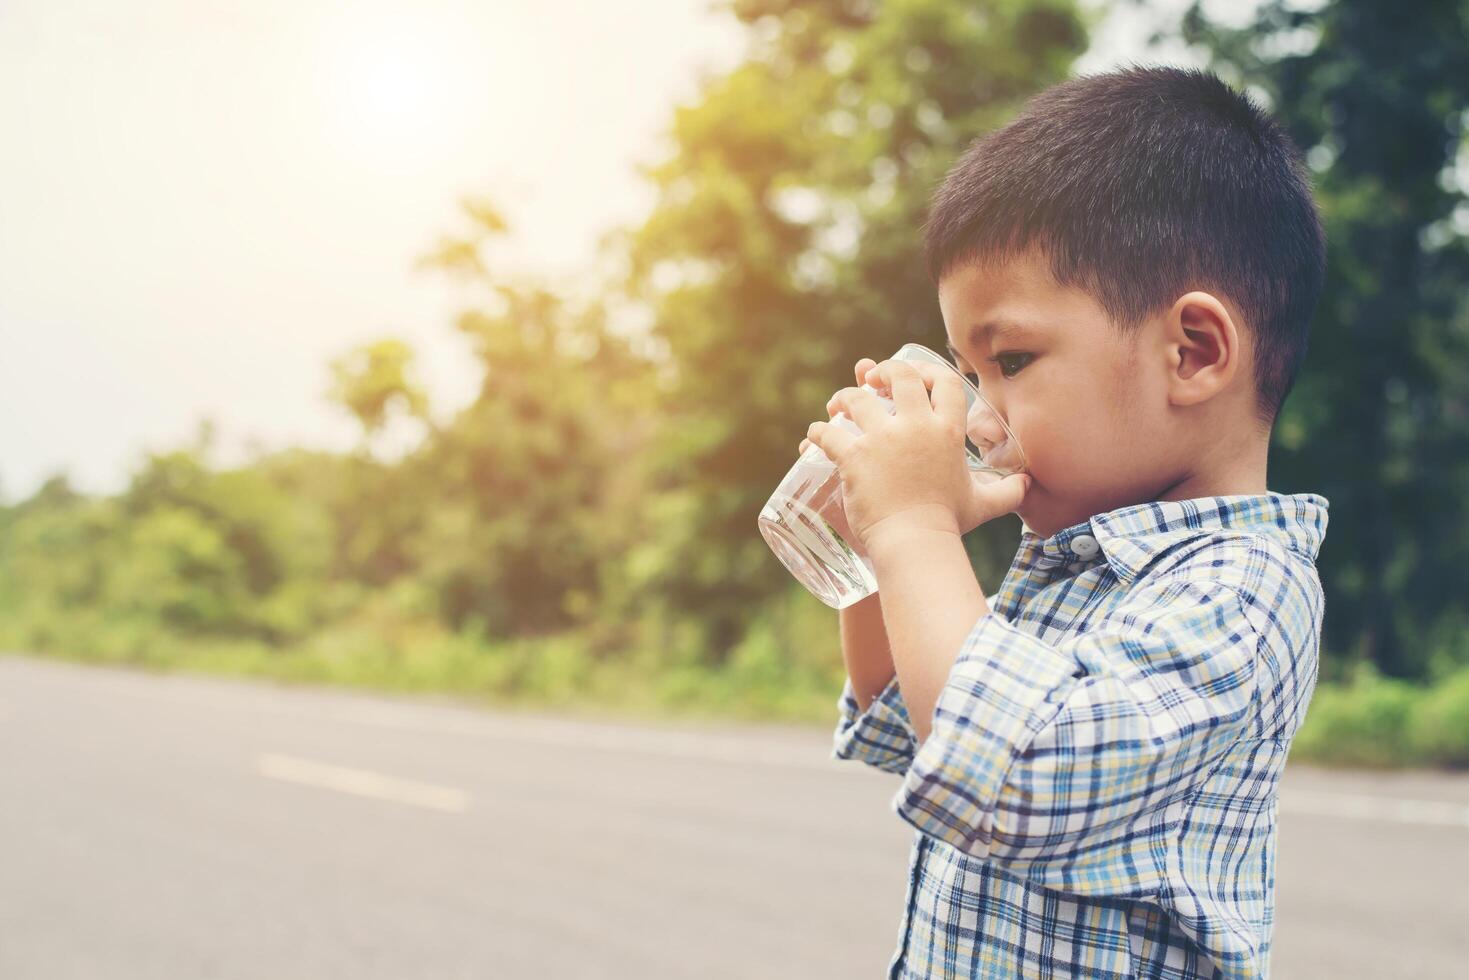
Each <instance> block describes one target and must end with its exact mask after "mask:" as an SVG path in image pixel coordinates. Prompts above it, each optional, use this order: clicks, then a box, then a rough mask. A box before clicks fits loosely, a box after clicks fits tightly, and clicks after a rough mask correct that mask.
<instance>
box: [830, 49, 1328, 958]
mask: <svg viewBox="0 0 1469 980" xmlns="http://www.w3.org/2000/svg"><path fill="white" fill-rule="evenodd" d="M924 249H925V257H926V260H927V263H928V268H929V273H930V276H931V278H932V279H933V281H934V283H935V284H936V286H937V289H938V297H939V306H940V309H941V311H942V314H943V318H944V326H945V331H946V333H947V335H948V341H949V346H950V348H951V350H952V352H953V353H954V356H955V358H956V363H957V364H958V366H959V367H960V369H961V370H963V371H965V372H966V373H972V374H974V376H975V378H976V380H977V382H978V384H979V386H980V388H981V390H982V391H983V392H984V393H985V396H986V398H987V399H988V400H989V401H990V402H991V404H993V405H994V406H995V408H996V410H997V411H999V412H1000V413H1001V414H1002V415H1004V416H1005V418H1006V419H1007V421H1008V422H1009V424H1010V427H1011V429H1012V430H1013V431H1014V433H1015V435H1016V437H1017V439H1018V440H1019V442H1020V445H1021V447H1022V449H1023V450H1024V452H1025V454H1026V457H1027V459H1028V463H1029V466H1028V471H1027V473H1026V474H1025V475H1018V474H1017V475H1015V476H1012V477H1009V478H1007V479H1005V480H1003V481H999V482H995V483H990V484H977V483H974V482H973V480H972V478H971V477H970V475H969V473H968V471H967V469H966V467H965V466H964V464H963V462H962V452H961V447H962V444H963V438H964V426H965V418H964V415H965V403H964V397H963V392H962V390H961V387H960V385H959V382H958V379H956V378H954V377H953V376H952V375H948V374H947V372H944V373H942V374H941V373H939V371H936V370H933V369H931V368H927V367H924V366H920V365H915V364H911V363H907V362H896V361H886V362H884V363H882V364H873V363H872V362H871V361H868V360H866V359H864V360H863V361H859V362H858V364H857V378H858V380H859V381H863V380H865V381H866V382H867V383H869V384H872V385H873V387H875V388H879V389H887V390H890V391H891V393H892V396H893V401H894V403H895V406H896V411H895V413H894V414H892V415H889V414H888V413H887V411H886V409H885V408H884V407H883V406H882V404H881V403H880V402H879V401H878V400H877V399H876V398H875V396H873V395H872V394H871V393H870V392H868V391H866V390H864V389H862V388H844V389H842V390H841V391H840V392H838V393H837V394H836V395H835V396H834V397H833V399H832V402H831V404H830V405H828V410H829V411H830V412H831V413H832V414H835V412H836V411H838V410H841V411H845V412H846V413H847V414H848V416H850V417H851V418H853V419H854V420H855V421H856V422H857V424H858V425H859V426H861V428H862V433H861V434H860V435H852V434H850V433H849V432H846V431H844V430H842V429H840V428H838V427H836V426H833V425H831V424H830V423H826V422H815V423H813V424H812V425H811V428H810V430H809V433H808V437H809V440H810V441H811V442H813V443H815V444H817V445H819V446H820V447H821V448H822V449H823V451H825V453H826V454H827V455H828V456H829V457H831V458H832V460H833V461H834V462H835V463H836V464H837V467H838V470H839V472H840V474H841V479H842V485H843V493H844V502H845V503H844V506H845V515H846V519H847V522H848V525H849V527H850V528H851V529H852V533H853V534H854V535H855V537H856V538H857V539H858V541H859V542H860V545H861V547H862V549H863V550H864V551H865V552H866V553H867V554H868V556H869V557H870V559H871V561H872V563H873V568H874V572H875V574H876V578H877V581H878V585H879V588H880V590H881V591H880V592H879V593H878V594H877V595H874V596H871V597H869V598H868V599H864V600H863V601H862V602H859V603H857V604H856V605H854V606H851V607H848V608H847V609H845V610H842V612H841V614H840V615H841V635H842V649H843V656H844V659H845V660H846V664H847V669H848V675H849V676H848V678H847V682H846V685H845V688H844V690H843V692H842V697H841V701H840V708H841V720H840V722H839V724H838V726H837V729H836V733H835V743H836V744H835V751H834V755H835V757H837V758H841V759H861V760H862V761H864V762H867V763H869V764H871V765H873V766H876V767H878V768H881V769H884V770H887V771H890V772H894V773H898V774H901V775H902V776H903V782H902V785H901V787H900V788H899V790H898V792H897V794H896V795H895V797H894V799H893V807H894V809H895V810H896V812H897V813H898V815H899V816H900V817H902V818H903V819H904V820H906V821H907V822H908V823H910V824H912V825H913V827H914V828H915V829H916V830H917V831H918V833H917V835H916V837H915V842H914V849H913V852H912V857H911V862H910V867H909V874H908V895H907V900H906V908H905V911H904V914H903V920H902V924H901V928H900V932H899V944H898V949H897V952H896V953H895V954H894V956H893V959H892V962H891V963H890V965H889V972H888V976H889V977H915V978H916V977H924V978H927V977H940V976H943V977H1009V976H1024V977H1051V976H1078V977H1213V976H1221V977H1259V976H1265V975H1266V974H1267V971H1268V963H1269V952H1270V938H1271V925H1272V921H1273V918H1274V882H1275V874H1274V868H1275V844H1276V789H1277V783H1278V780H1279V778H1280V774H1281V769H1282V767H1283V766H1284V764H1285V759H1286V754H1287V751H1288V749H1289V747H1290V741H1291V738H1292V736H1294V735H1295V733H1296V730H1297V729H1298V728H1299V726H1300V723H1301V721H1302V718H1303V717H1304V715H1305V711H1306V706H1307V703H1308V702H1309V700H1310V696H1311V692H1312V690H1313V688H1314V685H1315V681H1316V668H1317V654H1318V645H1319V643H1320V629H1321V618H1322V614H1323V610H1324V599H1323V595H1322V590H1321V584H1320V580H1319V578H1318V576H1317V574H1316V569H1315V558H1316V555H1317V553H1318V551H1319V549H1320V545H1321V541H1322V538H1323V536H1324V534H1325V531H1326V523H1327V519H1326V517H1327V515H1326V509H1327V501H1326V499H1325V498H1323V497H1321V496H1319V495H1316V494H1311V493H1301V494H1292V495H1283V494H1279V493H1274V492H1272V491H1269V490H1267V489H1266V482H1265V468H1266V465H1265V464H1266V456H1267V450H1268V447H1269V441H1270V428H1271V425H1272V424H1273V421H1274V418H1275V414H1276V412H1277V411H1278V410H1279V408H1280V405H1281V403H1282V402H1283V401H1284V399H1285V396H1286V394H1287V393H1288V392H1289V390H1290V388H1291V385H1292V383H1293V381H1294V379H1295V376H1296V373H1297V370H1298V368H1299V367H1300V364H1301V360H1302V358H1303V357H1304V356H1305V353H1306V348H1307V339H1308V330H1309V323H1310V318H1311V315H1312V312H1313V310H1314V308H1315V305H1316V301H1317V297H1318V296H1319V294H1320V291H1321V284H1322V279H1323V275H1324V271H1325V244H1324V236H1323V233H1322V229H1321V224H1320V220H1319V218H1318V216H1317V213H1316V209H1315V205H1314V203H1313V201H1312V198H1311V190H1310V184H1309V180H1308V177H1307V175H1306V172H1305V170H1304V168H1303V167H1302V166H1301V164H1300V159H1299V153H1298V151H1297V150H1296V148H1295V147H1294V145H1293V144H1292V143H1291V140H1290V138H1289V137H1288V136H1287V135H1286V134H1285V132H1284V131H1283V130H1282V129H1281V128H1280V127H1279V126H1278V124H1277V123H1275V122H1274V121H1273V120H1272V119H1271V118H1270V117H1269V116H1267V115H1266V114H1265V113H1264V112H1262V111H1261V110H1260V109H1259V108H1258V107H1257V106H1256V105H1255V104H1254V103H1253V102H1252V101H1250V100H1249V99H1248V98H1246V97H1244V96H1243V95H1241V94H1238V93H1236V92H1234V91H1233V90H1231V89H1230V88H1229V87H1227V86H1226V85H1224V84H1223V83H1222V82H1220V81H1219V79H1217V78H1216V77H1215V76H1213V75H1212V74H1209V73H1207V72H1202V71H1194V70H1184V69H1178V68H1161V67H1160V68H1140V67H1136V66H1134V67H1131V68H1128V69H1125V70H1122V71H1118V72H1113V73H1108V74H1104V75H1097V76H1090V77H1083V78H1078V79H1072V80H1070V81H1067V82H1064V83H1062V84H1060V85H1058V86H1055V87H1053V88H1051V89H1049V90H1047V91H1045V92H1043V93H1042V94H1040V95H1039V96H1037V97H1036V98H1034V99H1033V100H1031V102H1030V103H1028V104H1027V106H1026V107H1025V109H1024V111H1023V112H1022V113H1021V115H1019V116H1018V117H1017V118H1016V119H1015V120H1014V121H1012V122H1011V123H1010V124H1009V125H1007V126H1005V127H1004V128H1002V129H1000V130H998V131H996V132H994V133H990V134H987V135H986V136H984V137H982V138H980V139H979V140H977V141H976V142H975V143H974V144H973V145H972V146H971V147H970V148H969V149H968V150H967V151H966V152H965V154H964V155H963V157H962V158H961V159H960V161H959V162H958V163H957V164H956V165H955V167H954V168H953V169H952V170H951V171H950V172H949V174H948V175H947V177H946V178H945V180H944V182H943V185H942V186H941V187H940V189H939V190H938V192H937V194H936V196H935V198H934V202H933V205H932V208H931V212H930V214H929V217H928V221H927V223H926V225H925V229H924ZM1012 511H1013V512H1015V513H1017V514H1018V515H1019V516H1020V517H1021V518H1022V520H1023V522H1024V523H1023V526H1022V536H1021V541H1020V547H1019V551H1018V553H1017V554H1016V556H1015V559H1014V562H1013V563H1012V565H1011V566H1010V570H1009V573H1008V574H1007V575H1006V577H1005V580H1004V582H1003V584H1002V585H1001V586H1000V588H999V591H998V592H997V593H996V594H995V595H993V596H990V597H986V596H985V595H984V593H983V591H982V590H981V588H980V586H979V583H978V582H977V581H975V576H974V572H973V569H972V567H971V565H970V563H969V560H968V558H967V556H966V554H965V551H964V547H963V544H962V542H961V540H960V535H961V534H964V533H966V532H968V531H969V530H971V529H972V528H974V527H976V526H978V525H979V524H982V523H984V522H985V521H987V520H990V519H992V518H994V517H996V516H999V515H1001V514H1005V513H1010V512H1012Z"/></svg>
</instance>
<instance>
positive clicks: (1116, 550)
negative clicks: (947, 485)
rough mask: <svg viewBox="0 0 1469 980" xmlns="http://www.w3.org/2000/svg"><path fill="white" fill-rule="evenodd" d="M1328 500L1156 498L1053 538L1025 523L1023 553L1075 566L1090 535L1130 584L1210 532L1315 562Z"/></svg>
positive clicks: (1306, 496)
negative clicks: (1265, 542) (1271, 544)
mask: <svg viewBox="0 0 1469 980" xmlns="http://www.w3.org/2000/svg"><path fill="white" fill-rule="evenodd" d="M1328 506H1329V502H1328V501H1327V499H1326V498H1325V497H1323V496H1321V495H1320V494H1315V493H1295V494H1281V493H1275V492H1273V491H1267V492H1265V493H1262V494H1236V495H1233V496H1227V497H1193V498H1190V499H1188V500H1155V501H1152V502H1150V503H1145V504H1131V505H1129V506H1126V507H1119V508H1117V509H1116V510H1109V511H1107V512H1105V513H1102V514H1097V515H1096V516H1094V517H1091V518H1088V519H1087V520H1085V521H1082V522H1080V523H1079V524H1073V525H1072V526H1071V527H1068V528H1066V529H1064V530H1061V531H1057V532H1056V533H1055V534H1053V535H1051V536H1050V537H1049V538H1041V536H1040V535H1038V534H1036V533H1035V532H1034V531H1032V530H1030V529H1029V528H1028V527H1024V526H1023V525H1022V529H1021V538H1020V544H1021V549H1022V551H1026V552H1028V553H1029V554H1030V555H1031V560H1032V561H1034V562H1036V563H1038V564H1053V563H1060V562H1074V561H1076V560H1077V558H1078V555H1085V553H1086V552H1087V551H1088V550H1089V549H1087V548H1086V547H1085V545H1086V544H1087V543H1088V542H1082V547H1080V548H1073V546H1072V542H1073V540H1074V539H1075V538H1077V537H1079V536H1089V537H1091V538H1092V539H1093V540H1095V542H1096V543H1097V545H1098V546H1099V548H1097V549H1090V550H1093V551H1100V552H1101V555H1102V556H1104V557H1105V559H1106V561H1107V563H1108V564H1109V565H1111V566H1112V570H1113V571H1114V572H1116V573H1117V578H1118V579H1119V580H1120V581H1122V582H1131V581H1133V580H1134V579H1136V578H1137V577H1138V575H1140V574H1141V573H1142V571H1143V570H1144V569H1145V568H1146V567H1147V565H1148V563H1149V562H1151V561H1152V560H1153V559H1154V558H1155V557H1157V556H1158V555H1160V554H1162V553H1163V552H1165V551H1167V550H1168V549H1170V548H1172V547H1174V546H1176V545H1177V544H1179V543H1180V542H1182V541H1186V540H1188V539H1189V538H1193V537H1198V536H1199V535H1200V534H1202V533H1206V532H1208V531H1211V530H1222V529H1226V528H1227V529H1230V530H1234V531H1242V532H1249V533H1253V534H1264V535H1266V536H1268V537H1270V538H1273V539H1275V540H1276V541H1279V542H1280V543H1281V544H1283V545H1284V546H1286V547H1287V548H1290V549H1292V550H1294V551H1298V552H1300V553H1302V554H1304V555H1305V556H1306V557H1308V558H1310V559H1311V560H1312V561H1315V560H1316V555H1317V553H1318V552H1319V551H1320V550H1321V541H1322V538H1324V537H1325V536H1326V523H1327V507H1328Z"/></svg>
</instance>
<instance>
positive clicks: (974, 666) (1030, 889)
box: [833, 492, 1327, 980]
mask: <svg viewBox="0 0 1469 980" xmlns="http://www.w3.org/2000/svg"><path fill="white" fill-rule="evenodd" d="M1326 510H1327V500H1326V498H1324V497H1322V496H1319V495H1317V494H1309V493H1307V494H1293V495H1285V494H1278V493H1273V492H1267V493H1264V494H1249V495H1237V496H1227V497H1199V498H1194V499H1190V500H1178V501H1158V502H1154V503H1148V504H1138V505H1134V506H1128V507H1122V508H1119V509H1117V510H1113V511H1109V512H1107V513H1104V514H1099V515H1097V516H1096V517H1093V518H1091V519H1090V520H1088V521H1085V522H1083V523H1080V524H1076V525H1074V526H1072V527H1069V528H1066V529H1065V530H1063V531H1059V532H1057V533H1056V534H1055V535H1053V536H1051V537H1049V538H1045V539H1042V538H1040V537H1039V536H1038V535H1036V534H1035V533H1034V532H1032V531H1030V530H1029V529H1028V528H1025V529H1023V531H1022V536H1021V542H1020V549H1019V551H1018V553H1017V554H1016V556H1015V560H1014V562H1013V563H1012V564H1011V566H1010V570H1009V573H1008V574H1007V575H1006V577H1005V581H1004V583H1003V585H1002V586H1001V587H1000V589H999V591H998V592H997V593H996V594H995V595H994V596H991V597H989V603H990V607H991V611H990V613H988V614H987V615H985V616H983V617H981V618H980V620H979V621H978V622H977V623H976V624H975V626H974V629H973V630H971V631H970V633H969V635H968V636H967V637H966V638H965V640H964V644H963V646H962V648H961V649H960V651H959V656H958V660H957V662H956V663H955V664H954V668H953V670H952V671H951V672H950V674H949V677H948V680H947V682H946V684H945V686H944V688H943V690H942V691H941V692H940V695H939V699H938V703H937V705H936V706H935V709H934V717H933V726H932V732H931V734H930V735H929V737H928V738H927V740H925V741H924V742H923V744H922V745H916V744H915V738H914V733H913V728H912V725H911V723H910V721H909V716H908V712H907V708H906V706H905V705H904V703H903V699H902V693H901V691H900V690H899V688H898V684H897V679H896V678H894V679H893V681H892V682H890V683H889V684H888V686H887V689H886V690H884V691H883V692H882V693H881V694H880V695H879V696H878V698H877V699H876V700H874V701H873V702H872V703H871V704H870V705H869V706H868V708H867V710H866V711H861V710H859V708H858V705H857V701H856V699H855V697H854V696H853V692H852V687H851V682H850V681H848V682H847V685H846V687H845V689H844V690H843V692H842V697H841V701H840V711H841V719H840V721H839V722H838V724H837V729H836V734H835V749H834V752H833V754H834V756H835V757H836V758H838V759H860V760H862V761H863V762H866V763H869V764H870V765H873V766H876V767H877V768H879V769H883V770H886V771H888V772H893V773H898V774H900V775H902V777H903V782H902V785H901V787H899V789H898V792H897V794H896V795H895V796H894V798H893V808H894V810H895V811H896V812H897V814H898V815H899V816H900V817H902V818H903V819H904V820H906V821H907V822H908V823H910V824H912V825H913V827H914V828H916V830H917V831H918V833H917V834H916V835H915V839H914V846H913V851H912V855H911V859H910V864H909V871H908V896H907V901H906V906H905V909H904V914H903V920H902V923H901V926H900V929H899V942H898V949H897V952H896V953H895V954H894V956H893V959H892V962H891V963H890V964H889V968H888V974H887V975H888V977H889V978H890V980H891V978H919V977H921V978H936V977H1089V978H1090V977H1167V978H1179V977H1263V976H1266V975H1267V973H1268V965H1269V955H1270V937H1271V926H1272V924H1273V921H1274V912H1275V847H1276V799H1277V796H1276V790H1277V785H1278V782H1279V779H1280V775H1281V770H1282V769H1283V767H1284V765H1285V759H1286V753H1287V751H1288V750H1289V748H1290V741H1291V738H1292V737H1293V736H1294V735H1295V733H1296V730H1297V729H1298V728H1299V727H1300V725H1301V721H1302V719H1303V718H1304V716H1305V713H1306V706H1307V704H1308V703H1309V702H1310V699H1311V692H1312V690H1313V689H1314V687H1315V684H1316V670H1317V658H1318V652H1319V647H1320V642H1321V618H1322V614H1323V611H1324V609H1325V600H1324V596H1323V593H1322V589H1321V581H1320V578H1319V577H1318V575H1317V573H1316V564H1315V562H1316V555H1317V553H1318V551H1319V550H1320V547H1321V541H1322V538H1323V537H1324V536H1325V533H1326V523H1327V515H1326Z"/></svg>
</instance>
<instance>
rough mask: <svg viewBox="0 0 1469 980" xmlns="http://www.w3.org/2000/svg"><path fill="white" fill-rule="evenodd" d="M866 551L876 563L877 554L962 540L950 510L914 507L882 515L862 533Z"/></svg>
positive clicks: (878, 555)
mask: <svg viewBox="0 0 1469 980" xmlns="http://www.w3.org/2000/svg"><path fill="white" fill-rule="evenodd" d="M865 539H866V542H865V543H866V545H867V553H868V556H869V557H870V558H871V559H872V561H873V563H874V564H876V563H877V562H878V560H879V558H880V553H884V552H886V553H889V554H890V553H892V552H893V551H897V550H907V549H910V548H913V547H915V546H933V545H934V544H943V543H946V542H948V541H950V540H957V539H962V533H961V532H960V529H959V524H958V522H957V520H956V519H955V517H954V513H953V511H950V510H948V509H947V508H944V507H937V506H935V507H928V508H914V509H912V510H907V511H904V512H903V513H901V514H894V515H892V516H891V517H885V518H883V519H882V520H881V521H878V522H877V524H875V525H873V526H872V527H871V528H870V529H869V530H868V531H867V534H866V535H865Z"/></svg>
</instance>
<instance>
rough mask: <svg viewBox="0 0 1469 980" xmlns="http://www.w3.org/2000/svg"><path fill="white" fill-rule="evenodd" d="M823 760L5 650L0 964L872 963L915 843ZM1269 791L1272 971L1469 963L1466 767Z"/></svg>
mask: <svg viewBox="0 0 1469 980" xmlns="http://www.w3.org/2000/svg"><path fill="white" fill-rule="evenodd" d="M833 702H835V693H834V694H833ZM833 711H835V707H834V706H833ZM833 723H835V716H833ZM829 753H830V741H829V729H809V728H771V727H758V728H756V727H746V726H734V725H721V726H699V727H695V726H692V725H687V724H682V725H673V724H668V725H641V726H632V725H628V724H619V723H611V722H605V721H599V722H586V721H573V720H564V719H557V718H554V717H549V716H542V715H532V714H519V713H509V714H506V713H492V712H487V711H482V710H478V709H475V708H470V707H466V706H460V705H456V704H454V703H452V702H449V701H446V700H443V699H427V700H424V699H413V700H409V699H393V698H385V697H374V696H364V695H359V694H351V693H343V692H338V691H330V690H321V689H309V688H292V687H286V686H278V685H272V684H264V683H245V682H235V681H223V680H213V679H204V678H195V677H184V676H159V675H154V674H149V673H142V672H134V671H129V670H119V669H101V668H95V667H82V666H77V665H70V664H64V663H59V662H53V661H45V660H35V659H29V658H22V657H16V656H0V779H3V793H0V978H4V980H31V978H35V980H69V978H88V980H92V978H108V980H112V978H119V980H131V978H140V980H141V978H147V980H173V978H188V980H199V978H241V977H251V978H256V977H259V978H271V980H284V978H298V977H299V978H324V977H332V978H335V977H344V978H353V980H371V978H379V977H381V978H394V980H404V978H457V977H475V978H480V977H495V978H499V977H535V978H541V977H546V978H578V977H609V978H622V977H637V978H675V977H677V978H686V977H689V978H692V977H697V978H700V980H704V978H719V977H740V978H745V977H758V978H782V977H801V978H820V977H878V976H880V975H881V974H882V970H883V967H884V966H885V965H886V963H887V961H888V958H889V956H890V955H891V953H892V947H893V943H894V940H895V938H896V931H897V926H898V917H899V913H900V911H901V903H902V901H903V889H904V877H905V870H906V861H907V854H908V847H909V844H910V841H911V834H910V831H909V829H908V827H907V825H906V824H904V823H903V822H902V821H901V820H900V819H899V818H898V817H897V816H896V815H894V814H893V813H892V811H891V809H890V801H891V798H892V794H893V792H894V791H895V790H896V788H897V782H896V780H897V778H898V777H896V776H894V775H890V774H887V773H881V772H877V771H874V770H871V769H869V768H867V767H865V766H861V765H858V764H852V763H838V762H833V761H830V760H829V758H828V757H829ZM1281 810H1282V817H1281V833H1280V851H1279V878H1278V885H1279V892H1278V897H1277V919H1276V929H1275V955H1274V958H1273V964H1272V966H1273V971H1272V976H1273V977H1274V978H1276V980H1282V978H1283V980H1294V978H1316V977H1333V978H1353V977H1392V978H1399V977H1420V976H1421V977H1450V976H1466V975H1469V891H1466V889H1465V887H1464V883H1465V882H1466V880H1469V777H1466V776H1462V775H1460V776H1449V775H1438V774H1421V773H1420V774H1396V775H1379V774H1361V773H1346V774H1343V773H1330V772H1323V771H1317V770H1311V769H1307V768H1303V767H1296V768H1293V769H1292V770H1291V771H1290V772H1289V773H1288V774H1287V778H1286V780H1285V783H1284V786H1283V789H1282V793H1281Z"/></svg>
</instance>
